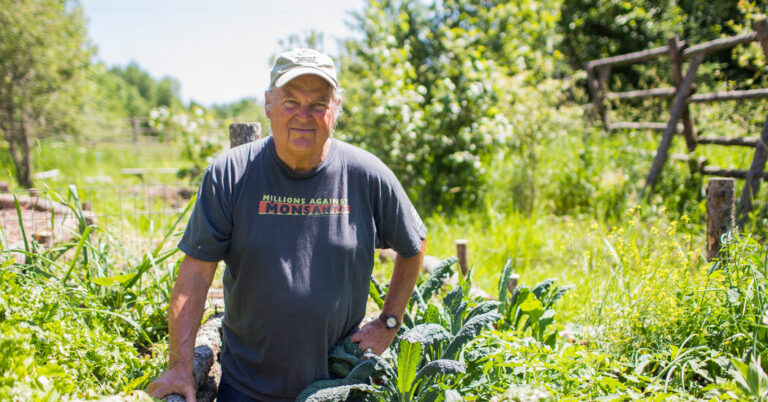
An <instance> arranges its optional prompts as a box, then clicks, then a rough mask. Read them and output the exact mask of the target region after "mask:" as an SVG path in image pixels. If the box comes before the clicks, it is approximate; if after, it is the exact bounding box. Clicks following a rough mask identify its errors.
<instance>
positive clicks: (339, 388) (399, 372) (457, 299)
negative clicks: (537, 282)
mask: <svg viewBox="0 0 768 402" xmlns="http://www.w3.org/2000/svg"><path fill="white" fill-rule="evenodd" d="M456 262H457V259H456V258H455V257H451V258H447V259H445V260H443V261H442V263H441V264H439V265H438V267H436V268H435V269H434V270H433V272H432V274H431V275H430V276H429V278H427V279H425V280H422V281H421V283H419V284H418V286H417V287H416V288H415V289H414V293H413V296H412V297H411V300H410V309H411V310H412V311H410V312H408V313H407V315H406V317H407V320H406V319H404V321H406V322H405V323H404V325H403V328H402V329H401V333H400V335H399V337H398V339H399V341H397V340H396V342H394V343H393V345H392V346H391V347H390V349H389V353H390V355H391V359H386V358H383V357H380V356H377V355H374V354H368V355H365V356H361V354H362V353H361V351H360V350H359V348H358V347H357V345H355V344H351V342H350V341H349V338H345V339H344V340H342V342H340V343H339V344H338V345H336V347H334V349H333V350H332V351H331V353H330V355H329V366H330V370H331V373H332V374H333V375H335V376H338V377H341V379H340V380H327V381H322V382H316V383H313V384H312V385H310V387H308V388H307V389H306V390H305V391H304V392H302V394H301V398H303V399H302V400H313V401H314V400H324V401H330V400H343V399H337V398H342V397H343V398H346V397H347V396H348V395H349V393H350V392H352V391H366V392H368V393H369V394H371V395H368V396H367V398H374V399H376V400H385V401H390V400H399V401H411V400H424V401H435V400H453V399H455V398H460V394H459V393H458V392H457V391H456V390H455V389H453V387H452V386H451V384H452V383H453V382H452V381H450V380H449V379H450V378H457V377H460V376H461V375H464V374H465V373H466V364H465V363H464V362H462V360H464V352H465V348H466V346H467V345H468V344H469V342H471V341H472V339H475V338H476V337H477V336H478V335H479V334H480V333H481V332H482V331H483V330H484V329H486V328H488V327H489V326H491V325H493V324H495V323H496V322H497V321H498V320H499V318H501V316H500V315H499V314H498V313H497V312H496V309H497V307H498V305H499V303H498V302H496V301H477V300H471V299H470V298H469V297H468V296H466V294H468V291H465V289H469V287H471V279H470V278H471V275H468V276H467V277H466V278H462V280H461V281H460V283H458V284H457V285H455V286H454V287H453V289H452V290H451V291H449V292H447V293H446V294H445V296H444V297H443V298H442V299H440V298H438V297H437V294H438V292H439V291H440V290H441V288H442V287H443V281H444V280H445V279H446V278H447V277H449V276H450V275H451V273H452V272H453V270H452V269H451V265H453V264H455V263H456ZM370 295H371V298H372V299H373V300H374V301H375V302H376V303H377V304H380V303H383V297H384V295H385V288H384V287H382V286H381V285H379V284H378V282H376V281H375V279H372V282H371V289H370ZM439 301H442V303H439ZM470 304H473V305H474V307H472V308H471V309H470V308H469V306H470ZM362 357H365V360H362V359H361V358H362ZM368 381H370V383H371V384H373V385H371V388H360V387H357V386H358V385H359V384H365V383H367V382H368ZM355 387H357V388H355ZM313 398H314V399H313Z"/></svg>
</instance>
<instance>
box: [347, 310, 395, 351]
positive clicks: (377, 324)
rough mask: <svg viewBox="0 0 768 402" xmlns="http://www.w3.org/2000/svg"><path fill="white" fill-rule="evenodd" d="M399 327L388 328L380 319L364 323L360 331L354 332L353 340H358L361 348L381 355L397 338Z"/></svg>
mask: <svg viewBox="0 0 768 402" xmlns="http://www.w3.org/2000/svg"><path fill="white" fill-rule="evenodd" d="M395 334H397V329H386V328H384V323H383V322H381V320H379V319H375V320H373V321H370V322H368V323H367V324H365V325H363V326H362V327H361V328H360V330H359V331H357V332H355V333H354V334H352V337H351V338H350V339H351V340H352V342H356V343H357V344H358V345H359V346H360V349H362V350H363V351H365V350H366V349H371V352H372V353H375V354H377V355H381V354H382V353H384V351H385V350H387V348H388V347H389V345H391V344H392V341H394V340H395Z"/></svg>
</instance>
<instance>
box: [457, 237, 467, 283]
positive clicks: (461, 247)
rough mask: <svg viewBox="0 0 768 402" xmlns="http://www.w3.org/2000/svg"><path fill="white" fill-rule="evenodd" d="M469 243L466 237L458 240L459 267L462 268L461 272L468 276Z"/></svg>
mask: <svg viewBox="0 0 768 402" xmlns="http://www.w3.org/2000/svg"><path fill="white" fill-rule="evenodd" d="M467 243H468V241H467V240H465V239H459V240H456V257H457V258H458V259H459V268H461V274H462V275H464V276H467V272H469V263H468V262H467Z"/></svg>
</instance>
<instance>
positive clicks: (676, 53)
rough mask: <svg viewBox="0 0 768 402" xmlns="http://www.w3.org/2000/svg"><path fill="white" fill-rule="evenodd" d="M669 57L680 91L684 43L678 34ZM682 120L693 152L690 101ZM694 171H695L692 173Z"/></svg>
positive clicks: (671, 41)
mask: <svg viewBox="0 0 768 402" xmlns="http://www.w3.org/2000/svg"><path fill="white" fill-rule="evenodd" d="M669 59H670V60H671V61H672V72H673V73H674V76H675V89H676V90H677V91H679V90H680V86H681V85H682V84H683V45H682V44H681V42H680V38H679V37H678V36H677V35H675V37H674V38H672V39H670V40H669ZM691 92H693V85H691ZM682 120H683V135H684V136H685V145H686V146H687V147H688V152H689V153H691V152H693V151H694V150H695V149H696V137H695V135H694V133H693V119H692V118H691V114H690V112H689V110H688V103H685V104H684V106H683V114H682ZM692 167H695V165H692ZM694 172H695V171H693V172H691V173H694Z"/></svg>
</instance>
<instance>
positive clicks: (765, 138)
mask: <svg viewBox="0 0 768 402" xmlns="http://www.w3.org/2000/svg"><path fill="white" fill-rule="evenodd" d="M754 28H755V31H757V38H758V40H760V45H761V46H762V47H763V56H764V57H765V59H766V60H768V20H760V21H755V25H754ZM767 148H768V117H766V119H765V122H764V123H763V132H762V133H761V134H760V139H759V140H758V141H757V144H756V145H755V156H754V157H753V158H752V165H751V166H750V167H749V171H747V177H746V180H744V189H743V190H742V191H741V199H740V200H739V216H738V224H739V228H743V227H744V225H745V224H746V223H747V219H749V213H750V212H751V211H752V199H754V198H755V196H756V195H757V192H758V190H760V179H761V178H762V176H763V171H764V170H765V162H766V159H768V149H767Z"/></svg>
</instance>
